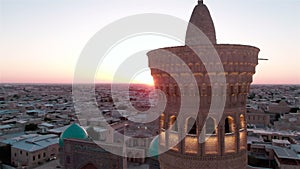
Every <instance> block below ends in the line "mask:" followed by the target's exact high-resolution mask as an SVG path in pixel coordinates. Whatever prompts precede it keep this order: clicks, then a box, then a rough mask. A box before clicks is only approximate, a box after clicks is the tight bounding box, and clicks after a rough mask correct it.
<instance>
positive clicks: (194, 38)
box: [185, 0, 217, 45]
mask: <svg viewBox="0 0 300 169" xmlns="http://www.w3.org/2000/svg"><path fill="white" fill-rule="evenodd" d="M191 24H193V25H195V26H196V27H197V28H198V29H200V30H201V31H202V32H203V33H204V34H205V35H206V36H207V37H208V39H209V40H210V41H211V43H212V44H216V43H217V42H216V41H217V40H216V32H215V26H214V22H213V20H212V18H211V16H210V12H209V10H208V8H207V7H206V5H205V4H203V0H198V5H196V7H195V8H194V11H193V13H192V16H191V19H190V22H189V25H188V28H187V31H186V37H185V41H186V44H189V45H201V44H204V42H203V40H201V39H202V38H201V37H199V35H197V33H195V30H193V28H192V26H191ZM196 32H197V31H196Z"/></svg>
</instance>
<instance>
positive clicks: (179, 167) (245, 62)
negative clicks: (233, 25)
mask: <svg viewBox="0 0 300 169" xmlns="http://www.w3.org/2000/svg"><path fill="white" fill-rule="evenodd" d="M190 24H193V25H195V26H196V27H197V28H199V29H200V30H201V31H202V32H203V33H204V34H205V35H206V36H207V38H208V39H209V41H210V42H211V44H212V45H213V47H214V48H215V50H216V51H217V53H218V55H219V56H220V59H221V62H222V64H223V68H224V72H222V75H225V77H226V83H214V84H211V83H210V80H209V77H213V76H215V77H216V76H220V72H210V73H209V75H208V71H207V70H206V66H208V65H210V64H211V65H213V64H217V63H206V62H203V61H202V60H200V59H199V58H198V57H197V56H196V54H195V53H194V52H193V51H192V50H191V49H190V48H189V47H188V46H187V45H185V46H179V47H168V48H163V50H165V51H169V52H171V53H173V54H175V55H176V56H177V57H179V58H180V59H182V60H183V61H184V62H185V64H186V65H188V67H189V68H190V70H191V72H192V76H193V77H194V78H195V79H196V82H197V86H193V87H191V86H190V84H189V82H188V81H186V82H184V81H183V82H182V83H183V84H177V83H176V81H175V80H174V78H173V77H179V78H182V79H184V78H185V76H187V74H188V72H183V71H181V70H184V69H182V68H181V66H182V65H180V64H176V63H173V60H172V59H170V61H169V63H167V64H166V63H163V62H162V61H160V60H159V58H161V57H162V56H161V55H163V54H162V53H161V52H159V51H160V50H162V49H156V50H153V51H150V52H149V53H148V58H149V67H159V66H169V67H172V68H171V69H169V70H170V72H165V71H162V70H159V69H155V68H151V74H152V76H153V78H154V81H155V88H156V89H160V90H162V91H164V93H165V95H166V97H167V99H168V100H167V105H166V109H165V111H164V112H163V114H161V116H160V133H161V134H160V137H159V147H160V149H169V150H168V151H167V152H165V153H163V154H161V155H159V162H160V167H161V168H162V169H187V168H188V169H200V168H201V169H203V168H204V169H205V168H207V169H246V167H247V150H246V146H247V145H246V140H247V138H246V137H247V132H246V122H245V104H246V98H247V94H248V92H249V87H250V84H251V82H252V76H253V74H254V73H255V67H256V65H257V64H258V53H259V49H258V48H256V47H253V46H245V45H232V44H217V42H216V33H215V28H214V24H213V21H212V18H211V16H210V12H209V10H208V8H207V7H206V5H205V4H203V2H202V1H199V2H198V5H197V6H196V7H195V9H194V11H193V13H192V16H191V19H190ZM186 44H189V45H194V47H195V48H198V49H201V50H204V51H203V53H205V52H206V51H205V47H203V46H205V45H206V43H205V42H202V41H198V37H197V33H196V34H195V33H194V32H193V30H192V29H191V25H189V26H188V29H187V33H186ZM206 55H207V57H209V55H210V53H209V52H207V53H206ZM162 64H164V65H162ZM180 86H183V87H180ZM195 87H196V89H198V90H199V94H198V95H197V94H195V92H194V90H195ZM218 87H225V88H226V94H223V95H219V96H215V95H214V96H213V95H212V90H213V89H214V88H218ZM183 97H188V98H189V99H191V100H192V99H193V98H196V97H200V101H199V102H200V103H199V104H200V108H199V110H198V115H197V118H196V119H193V118H192V117H189V116H186V117H184V118H185V119H184V120H182V122H183V123H177V120H176V119H177V117H178V112H179V107H180V106H179V105H180V104H181V99H182V98H183ZM212 97H224V98H225V97H226V103H225V107H224V111H223V115H222V117H221V118H220V122H219V123H218V121H219V120H217V119H215V118H214V117H209V118H207V115H208V112H209V108H210V105H211V98H212ZM178 124H180V125H178ZM187 128H191V130H187ZM168 129H170V130H168ZM202 129H203V130H202ZM201 131H207V132H206V133H204V134H201V136H200V133H201ZM208 131H211V132H208ZM185 132H187V135H186V136H185V137H184V139H183V140H181V141H178V140H179V138H180V136H181V135H182V133H185ZM203 137H204V138H205V140H206V141H205V142H202V141H201V140H200V139H201V138H203ZM174 142H179V143H178V144H176V145H173V144H172V143H174ZM171 145H172V146H171Z"/></svg>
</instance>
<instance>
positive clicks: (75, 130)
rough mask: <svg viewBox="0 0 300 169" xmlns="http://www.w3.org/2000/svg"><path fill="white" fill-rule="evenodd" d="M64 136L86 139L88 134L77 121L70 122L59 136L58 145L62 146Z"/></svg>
mask: <svg viewBox="0 0 300 169" xmlns="http://www.w3.org/2000/svg"><path fill="white" fill-rule="evenodd" d="M66 138H75V139H87V138H88V134H87V132H86V131H85V129H84V128H82V127H81V126H79V125H78V124H77V123H73V124H71V125H70V126H69V127H68V128H67V129H66V130H65V131H64V132H63V133H62V134H61V135H60V138H59V146H60V147H63V146H64V139H66Z"/></svg>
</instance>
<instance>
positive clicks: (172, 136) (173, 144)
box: [168, 115, 179, 151]
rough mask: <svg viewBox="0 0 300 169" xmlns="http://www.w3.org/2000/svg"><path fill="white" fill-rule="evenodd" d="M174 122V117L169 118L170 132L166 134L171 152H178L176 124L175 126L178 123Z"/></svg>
mask: <svg viewBox="0 0 300 169" xmlns="http://www.w3.org/2000/svg"><path fill="white" fill-rule="evenodd" d="M176 120H177V118H176V116H175V115H173V116H171V117H170V121H169V126H170V131H169V132H168V136H169V142H168V143H169V146H170V148H171V149H172V150H175V151H178V150H179V146H178V140H179V135H178V124H177V123H178V122H177V121H176Z"/></svg>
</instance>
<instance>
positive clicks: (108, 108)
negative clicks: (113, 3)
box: [0, 0, 300, 169]
mask: <svg viewBox="0 0 300 169" xmlns="http://www.w3.org/2000/svg"><path fill="white" fill-rule="evenodd" d="M160 17H162V15H161V16H160ZM162 18H163V17H162ZM0 19H1V18H0ZM156 19H158V18H156ZM149 22H152V21H150V20H149ZM216 22H218V20H217V21H216ZM249 22H250V21H249ZM174 23H175V22H173V21H171V22H170V23H169V24H170V25H171V26H173V25H172V24H174ZM112 25H113V24H112ZM116 25H117V24H116ZM170 25H169V26H170ZM134 26H135V25H129V28H130V29H131V28H133V27H134ZM236 26H237V25H236ZM173 28H174V30H175V29H176V28H175V27H172V29H173ZM121 29H124V30H126V29H127V28H126V26H125V27H124V28H121ZM121 29H120V30H118V32H114V33H119V32H122V31H121ZM184 29H185V30H184V31H185V36H184V38H185V40H183V41H184V44H182V45H181V46H168V47H164V46H162V47H159V48H158V49H153V50H150V51H148V52H147V53H146V54H145V55H146V57H147V58H148V65H147V69H148V70H149V71H148V74H145V72H143V73H144V74H142V75H141V76H140V77H139V78H141V79H142V80H141V81H139V80H137V81H135V80H133V79H134V78H133V79H131V83H126V84H125V83H113V82H109V83H95V84H91V83H89V82H87V83H85V82H86V81H85V80H86V79H88V78H89V77H92V76H90V75H86V73H91V72H92V71H91V70H92V69H91V68H90V67H92V65H93V64H94V63H93V62H95V63H96V61H92V62H87V63H90V65H88V64H87V65H84V64H83V65H84V66H82V67H80V66H78V65H80V64H81V63H83V62H80V61H83V60H80V59H79V62H78V65H77V66H78V67H76V68H75V69H76V70H75V73H74V79H73V84H71V83H64V84H58V83H57V84H51V83H32V84H31V83H25V82H24V83H13V82H12V83H9V82H3V83H2V82H1V84H0V169H52V168H63V169H199V168H204V169H300V84H282V85H279V84H276V85H275V84H274V85H272V84H252V82H253V76H254V74H260V71H258V70H262V69H261V68H260V69H257V67H259V64H261V63H262V62H265V61H267V60H268V58H267V59H266V58H264V57H263V58H261V57H258V56H259V53H260V51H261V50H263V49H262V48H261V47H260V46H257V47H255V46H249V45H251V44H249V45H243V44H240V43H239V42H237V44H227V43H226V44H223V43H219V42H217V37H218V36H216V35H217V33H216V30H215V25H214V21H213V19H212V16H211V14H210V11H209V9H208V7H207V6H206V4H205V3H204V2H203V0H198V4H197V5H196V6H195V7H194V9H193V12H192V15H191V17H190V20H189V22H188V24H187V28H184ZM170 32H172V30H170ZM175 32H176V31H175ZM101 33H103V32H101V31H100V34H101ZM238 36H239V35H238ZM95 37H97V36H96V35H95ZM95 37H93V38H95ZM93 38H92V39H93ZM95 39H96V38H95ZM112 39H113V38H112ZM91 41H92V40H91ZM107 43H108V44H109V42H107ZM88 44H89V43H88ZM93 45H94V47H95V44H93ZM93 45H91V46H93ZM91 46H86V47H85V50H88V49H91V48H92V47H91ZM103 46H104V45H103ZM103 46H100V48H101V49H102V47H103ZM96 48H99V47H98V46H97V47H96ZM104 48H105V47H103V49H104ZM128 48H130V47H128ZM85 50H83V51H84V52H83V53H85V54H88V55H87V56H85V58H84V59H86V58H88V57H89V55H93V54H95V53H91V52H90V51H89V52H87V51H85ZM93 52H94V51H93ZM295 53H296V52H295ZM215 56H217V59H214V57H215ZM80 57H82V56H80ZM270 58H271V57H270ZM87 60H88V59H87ZM120 60H121V59H120ZM85 61H86V60H84V63H85ZM104 63H105V62H104ZM125 63H126V62H125V61H124V62H123V63H122V64H124V65H125ZM110 64H111V65H106V66H107V67H112V66H115V65H114V64H112V63H110ZM131 64H132V65H129V66H127V69H124V70H123V69H122V70H121V69H120V70H121V71H120V70H119V71H120V72H121V74H122V73H123V74H122V75H124V77H122V78H124V79H126V78H125V77H127V78H128V75H125V74H126V73H132V72H131V69H130V70H129V67H134V66H136V65H141V64H142V63H139V61H138V60H135V62H133V63H131ZM124 65H119V66H120V67H122V66H123V67H124ZM220 65H221V66H220ZM291 67H292V66H291ZM80 68H82V69H81V71H83V72H80V70H79V69H80ZM78 72H79V73H78ZM146 72H147V71H146ZM1 73H2V72H1ZM102 73H103V72H102ZM106 73H107V72H106ZM135 73H136V72H135ZM139 73H141V72H139ZM296 73H297V72H296ZM274 74H275V73H274ZM102 75H107V76H109V75H108V74H105V73H103V74H102ZM135 75H136V74H135ZM150 75H151V77H150ZM148 76H149V77H150V78H149V77H148ZM103 77H104V76H103ZM5 78H6V80H7V79H9V78H8V76H5ZM14 78H15V77H14ZM94 78H95V79H93V80H95V81H96V82H97V77H96V75H95V77H94ZM105 78H107V77H105ZM110 78H115V77H110ZM118 78H120V77H117V78H116V79H118ZM122 78H120V79H122ZM130 78H131V77H130ZM297 78H298V75H297V74H295V79H297ZM77 80H78V81H77ZM80 80H83V81H80ZM106 80H107V79H106ZM87 81H88V80H87ZM104 81H105V80H104ZM117 81H118V80H117ZM296 81H297V80H295V81H293V83H295V82H296ZM133 82H134V83H133ZM136 82H144V83H136ZM152 82H153V83H152Z"/></svg>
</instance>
